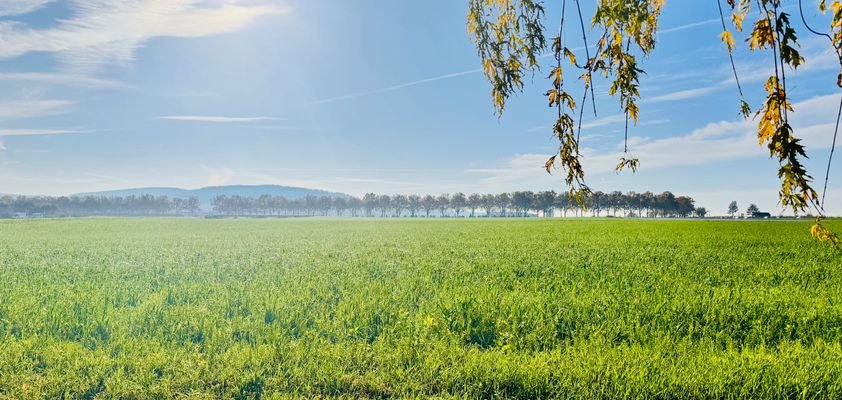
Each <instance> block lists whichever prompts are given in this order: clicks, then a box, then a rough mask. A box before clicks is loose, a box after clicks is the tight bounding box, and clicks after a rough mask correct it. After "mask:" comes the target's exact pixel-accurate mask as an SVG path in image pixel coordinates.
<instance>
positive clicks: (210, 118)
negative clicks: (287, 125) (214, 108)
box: [157, 115, 276, 123]
mask: <svg viewBox="0 0 842 400" xmlns="http://www.w3.org/2000/svg"><path fill="white" fill-rule="evenodd" d="M157 119H165V120H170V121H190V122H219V123H248V122H258V121H267V120H275V119H276V118H272V117H224V116H218V115H166V116H162V117H158V118H157Z"/></svg>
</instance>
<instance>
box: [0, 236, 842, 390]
mask: <svg viewBox="0 0 842 400" xmlns="http://www.w3.org/2000/svg"><path fill="white" fill-rule="evenodd" d="M836 224H837V225H838V223H836ZM808 228H809V223H808V222H804V223H801V222H682V221H663V222H658V221H618V220H613V221H612V220H588V221H570V220H565V221H557V220H554V221H551V220H545V221H537V220H535V221H507V220H485V221H467V220H466V221H455V220H453V221H407V220H402V221H345V220H303V221H302V220H295V221H291V220H282V221H277V220H275V221H268V220H180V219H172V220H166V219H149V220H143V219H84V220H43V221H3V222H0V398H15V399H17V398H82V399H86V398H87V399H94V398H137V399H146V398H150V399H151V398H174V397H178V398H195V399H203V398H259V397H260V398H313V397H328V398H332V397H344V398H358V397H368V398H392V397H405V398H429V397H439V398H524V399H525V398H570V399H581V398H604V399H614V398H624V399H625V398H630V399H708V398H780V399H794V398H828V399H834V398H836V399H838V398H842V256H840V254H839V253H834V252H832V251H830V250H828V248H826V247H822V246H820V245H818V244H816V243H815V242H813V241H811V240H810V239H809V235H806V234H805V231H806V229H808ZM838 228H839V227H837V229H838Z"/></svg>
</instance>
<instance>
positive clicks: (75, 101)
mask: <svg viewBox="0 0 842 400" xmlns="http://www.w3.org/2000/svg"><path fill="white" fill-rule="evenodd" d="M15 4H16V5H15V7H9V8H8V9H6V10H5V11H3V14H4V15H2V16H0V18H2V20H3V23H4V29H3V31H2V32H0V85H2V87H3V89H4V90H3V97H2V98H0V193H11V194H23V195H33V194H42V195H67V194H73V193H83V192H95V191H102V190H112V189H120V188H135V187H177V188H199V187H205V186H218V185H227V184H278V185H287V186H296V187H305V188H317V189H322V190H328V191H335V192H343V193H348V194H351V195H356V196H360V195H362V194H364V193H366V192H376V193H385V194H394V193H453V192H457V191H460V192H465V193H471V192H481V193H486V192H490V193H494V192H503V191H515V190H533V191H541V190H555V191H564V190H566V189H567V188H566V187H565V186H564V184H563V181H562V178H561V176H559V174H556V175H548V174H547V173H546V172H544V171H543V169H542V166H543V162H544V160H545V159H546V158H547V157H548V156H549V155H551V154H552V153H553V152H554V151H555V150H556V146H557V141H556V140H555V139H553V138H552V137H551V130H550V124H551V122H552V114H553V113H554V111H553V110H551V109H548V108H547V107H546V99H545V98H544V97H543V96H542V94H543V92H544V91H545V90H546V89H547V88H548V86H549V83H548V82H547V81H546V80H545V79H544V78H545V75H546V72H547V70H548V68H547V65H548V64H549V63H550V62H551V61H552V59H551V58H550V57H543V58H542V59H541V60H542V61H543V62H545V68H544V69H543V70H542V71H541V72H539V73H536V74H535V76H534V77H533V78H532V82H530V83H528V84H527V88H526V91H525V92H524V93H523V94H521V95H519V96H517V97H516V98H513V99H511V100H510V102H509V106H508V109H507V110H506V113H505V114H504V115H503V116H502V118H499V119H498V118H497V117H496V116H495V115H494V114H493V108H492V105H491V101H490V97H489V86H488V83H487V82H486V81H485V79H484V77H483V76H482V74H481V71H480V67H481V65H480V61H479V59H478V57H477V55H476V51H475V48H474V46H473V44H472V43H471V41H470V39H469V38H468V35H467V34H466V32H465V4H464V2H461V1H450V0H439V1H427V2H423V3H422V2H418V3H409V2H394V3H384V2H379V1H375V0H368V1H359V2H354V3H350V2H337V3H331V4H330V6H329V7H325V6H324V3H322V2H318V1H303V0H290V1H281V0H278V1H260V0H255V1H245V2H244V1H233V0H214V1H200V0H170V1H167V2H161V1H151V2H108V1H105V2H103V1H94V0H69V1H51V0H24V1H18V2H16V3H15ZM557 7H558V5H557V4H547V15H548V16H554V15H558V14H559V12H558V11H559V10H558V9H557ZM590 7H592V4H587V5H586V7H585V8H586V10H583V12H584V13H585V14H590V13H591V12H592V10H591V9H590ZM815 9H816V7H809V8H808V12H807V18H808V19H810V20H814V21H816V22H817V25H818V26H825V22H826V21H825V20H826V19H827V17H826V16H821V15H819V14H818V13H817V12H816V11H814V10H815ZM545 23H546V26H547V28H548V29H549V30H553V29H554V28H553V27H557V23H558V21H554V20H553V18H547V20H546V21H545ZM660 26H661V29H660V33H659V36H658V45H657V48H656V50H655V52H654V53H653V54H652V55H651V57H649V58H648V59H645V60H642V67H643V68H644V69H646V71H647V75H644V76H643V77H642V79H641V91H642V101H641V116H640V123H639V124H638V125H637V126H636V127H633V128H632V129H631V131H630V150H631V152H632V154H633V155H634V156H636V157H638V158H639V159H640V161H641V166H640V170H639V171H638V172H637V173H636V174H631V173H622V174H620V175H617V174H615V173H614V172H613V167H614V164H616V161H617V158H618V157H619V154H621V153H622V140H623V135H622V125H623V122H624V118H623V117H622V115H621V114H620V113H619V109H618V105H617V99H616V98H613V97H610V96H608V95H607V83H606V81H605V80H602V79H600V80H597V81H596V82H595V83H596V98H597V103H598V104H597V105H598V110H599V114H598V116H596V117H594V115H593V114H592V113H585V119H584V123H583V131H582V148H583V155H584V163H585V168H586V177H587V179H588V183H589V185H590V186H591V187H592V188H593V189H595V190H602V191H606V192H607V191H612V190H621V191H638V192H640V191H646V190H650V191H653V192H662V191H666V190H669V191H672V192H675V193H683V194H687V195H690V196H692V197H693V198H695V199H696V201H697V204H699V205H701V206H704V207H707V208H708V209H710V210H712V211H714V212H715V213H717V214H719V213H724V210H725V209H726V207H727V205H728V203H729V202H730V201H731V200H736V201H738V203H740V204H741V205H742V204H745V205H747V204H749V203H756V204H757V205H758V206H760V208H762V209H767V210H775V212H774V213H775V214H776V213H777V210H779V209H780V208H779V207H778V206H777V201H778V197H777V191H778V187H779V180H778V178H777V176H776V172H777V162H776V161H774V160H771V159H769V157H768V151H767V150H766V148H765V147H763V146H759V145H758V143H757V139H756V133H755V132H754V124H755V123H756V121H754V120H751V119H749V120H747V121H743V120H742V119H740V118H739V117H738V115H737V111H738V110H737V109H738V105H739V95H738V93H737V90H736V87H735V85H734V84H733V82H732V78H731V72H730V65H729V64H728V57H727V53H726V51H725V49H724V48H723V45H722V43H721V42H720V40H719V33H720V31H721V26H720V25H719V16H718V14H716V9H715V7H710V5H709V4H698V3H696V2H692V3H691V2H685V3H682V4H681V5H680V7H676V6H670V7H666V8H665V9H664V13H663V15H662V17H661V24H660ZM568 29H573V27H570V26H568ZM572 32H573V31H571V33H572ZM569 38H570V39H569V40H570V42H571V44H570V45H571V46H576V45H581V43H578V42H577V41H576V40H577V36H576V35H572V34H571V35H569ZM799 41H800V43H801V44H802V49H801V51H802V52H803V54H804V55H805V57H806V59H807V64H806V65H805V66H803V67H801V68H799V71H798V72H796V73H794V74H791V75H789V76H788V79H789V80H790V83H791V84H790V86H791V89H790V91H789V92H790V93H789V95H790V96H791V98H792V99H793V102H794V107H795V110H796V111H795V113H794V114H793V115H792V124H793V126H794V127H795V134H796V136H797V137H800V138H803V139H804V143H805V144H806V146H807V151H808V155H809V156H810V159H809V160H807V162H806V165H807V167H808V169H809V172H810V173H811V175H812V176H813V177H814V184H815V186H816V187H817V188H818V189H819V190H820V189H821V186H822V184H823V179H824V170H825V167H826V163H827V156H828V150H829V147H830V139H831V135H832V133H833V132H832V125H833V122H835V111H836V109H835V108H836V106H837V104H838V101H839V96H840V95H839V94H838V89H837V88H836V87H834V86H833V85H830V84H828V82H833V81H834V80H835V76H836V73H837V72H838V71H837V69H838V65H837V62H836V60H835V58H834V57H835V56H834V54H833V53H832V52H831V50H830V48H829V47H828V46H826V44H825V43H824V42H823V41H822V39H821V38H816V37H813V36H811V35H807V34H806V33H805V34H802V36H801V37H800V38H799ZM591 45H592V46H593V43H591ZM735 56H736V59H737V68H738V69H739V70H740V74H741V77H742V78H743V80H744V82H743V83H744V87H743V89H744V92H745V93H746V94H747V97H748V100H749V101H750V102H751V103H752V104H753V105H757V104H759V102H760V101H761V100H762V98H761V97H760V96H761V95H762V83H763V80H764V79H765V77H766V75H768V74H767V72H769V71H768V67H767V65H768V62H766V60H763V59H762V57H763V55H759V54H749V53H748V52H747V51H745V50H744V49H742V48H741V49H740V50H738V51H737V52H736V54H735ZM571 81H572V79H571ZM573 92H574V93H576V92H578V89H575V88H574V89H573ZM839 162H840V161H838V159H837V160H835V161H834V165H833V168H832V169H833V170H834V171H836V172H838V171H839V170H840V168H839V165H840V164H839ZM837 175H838V173H837ZM835 182H839V177H838V176H834V175H833V174H832V175H831V181H830V189H829V191H828V197H827V201H826V208H827V212H828V213H829V214H832V215H840V214H842V188H840V186H839V185H838V184H835Z"/></svg>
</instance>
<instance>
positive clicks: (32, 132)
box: [0, 129, 87, 137]
mask: <svg viewBox="0 0 842 400" xmlns="http://www.w3.org/2000/svg"><path fill="white" fill-rule="evenodd" d="M84 132H87V131H80V130H76V129H0V137H4V136H49V135H64V134H68V133H84Z"/></svg>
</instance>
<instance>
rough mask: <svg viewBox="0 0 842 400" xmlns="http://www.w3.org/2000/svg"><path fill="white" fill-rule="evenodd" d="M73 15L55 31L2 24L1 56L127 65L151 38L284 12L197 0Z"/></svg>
mask: <svg viewBox="0 0 842 400" xmlns="http://www.w3.org/2000/svg"><path fill="white" fill-rule="evenodd" d="M70 5H71V7H72V9H73V17H72V18H70V19H64V20H61V21H60V22H59V24H58V25H57V26H55V27H50V28H44V29H41V28H31V27H29V26H27V25H25V24H23V23H19V22H12V21H3V22H0V57H4V58H11V57H17V56H21V55H24V54H27V53H31V52H49V53H54V54H56V55H57V56H58V57H59V58H60V59H61V60H62V61H64V62H65V63H68V64H70V65H74V66H77V67H95V66H100V65H103V64H109V63H127V62H131V61H132V60H133V58H134V54H135V51H136V50H137V49H138V48H140V47H143V46H144V44H145V43H146V42H147V41H148V40H149V39H152V38H154V37H161V36H171V37H185V38H190V37H201V36H209V35H214V34H221V33H228V32H234V31H237V30H240V29H243V28H244V27H246V26H247V25H249V24H250V23H252V22H253V21H254V20H256V19H257V18H259V17H262V16H266V15H272V14H280V13H285V12H288V11H289V9H288V8H283V7H277V6H266V5H253V6H245V5H238V4H234V2H224V3H223V4H222V5H220V6H218V7H206V6H204V5H203V2H202V1H200V0H146V1H139V0H136V1H126V0H72V2H71V4H70Z"/></svg>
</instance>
